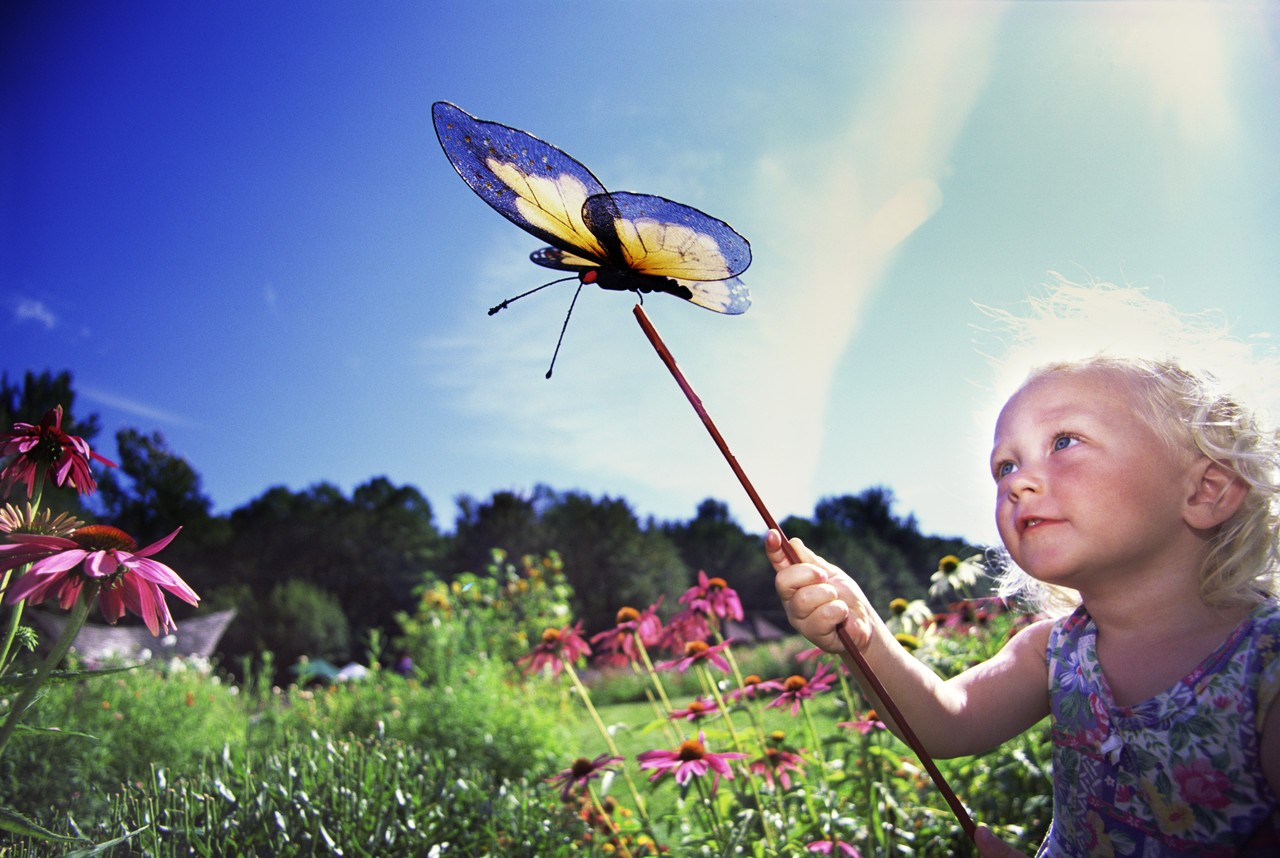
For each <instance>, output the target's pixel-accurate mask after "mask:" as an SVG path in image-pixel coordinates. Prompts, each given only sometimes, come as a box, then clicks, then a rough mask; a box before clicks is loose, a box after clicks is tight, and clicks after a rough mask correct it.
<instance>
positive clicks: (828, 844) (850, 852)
mask: <svg viewBox="0 0 1280 858" xmlns="http://www.w3.org/2000/svg"><path fill="white" fill-rule="evenodd" d="M804 848H805V849H807V850H809V851H810V852H816V853H818V854H819V855H830V854H832V853H833V852H835V851H836V850H837V849H839V850H840V854H841V855H844V856H846V858H862V853H861V852H859V851H858V850H857V848H856V847H854V846H852V845H850V844H848V843H845V842H844V841H843V840H815V841H813V842H812V843H810V844H808V845H807V846H805V847H804Z"/></svg>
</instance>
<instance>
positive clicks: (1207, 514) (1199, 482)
mask: <svg viewBox="0 0 1280 858" xmlns="http://www.w3.org/2000/svg"><path fill="white" fill-rule="evenodd" d="M1191 475H1192V478H1193V487H1192V492H1191V496H1190V497H1188V498H1187V503H1186V506H1185V507H1184V509H1183V516H1182V517H1183V520H1185V521H1186V522H1187V524H1189V525H1190V526H1191V527H1193V528H1195V529H1197V530H1209V529H1211V528H1214V527H1217V526H1218V525H1220V524H1222V523H1223V522H1224V521H1226V520H1227V519H1229V518H1231V516H1233V515H1235V514H1236V510H1238V509H1240V505H1241V504H1242V503H1244V499H1245V496H1246V495H1248V494H1249V484H1248V483H1246V482H1245V481H1244V479H1243V478H1242V477H1241V476H1240V475H1239V474H1237V473H1236V472H1235V471H1233V470H1231V469H1230V468H1228V467H1227V466H1226V465H1223V464H1221V463H1219V462H1215V461H1213V460H1212V459H1209V458H1204V459H1201V460H1200V461H1199V462H1198V463H1196V465H1195V467H1194V468H1193V469H1192V471H1191Z"/></svg>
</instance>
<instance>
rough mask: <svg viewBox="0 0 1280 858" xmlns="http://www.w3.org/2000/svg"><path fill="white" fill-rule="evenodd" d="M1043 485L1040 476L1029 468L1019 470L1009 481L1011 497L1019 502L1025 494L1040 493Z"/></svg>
mask: <svg viewBox="0 0 1280 858" xmlns="http://www.w3.org/2000/svg"><path fill="white" fill-rule="evenodd" d="M1041 488H1042V484H1041V478H1040V476H1039V474H1037V473H1036V472H1035V471H1033V470H1032V469H1031V468H1029V467H1022V468H1019V469H1018V470H1017V471H1016V472H1014V474H1013V478H1012V479H1011V480H1010V481H1009V496H1010V497H1011V498H1013V499H1014V500H1017V499H1018V498H1019V497H1020V496H1021V495H1022V494H1023V493H1025V492H1033V493H1034V492H1039V491H1041Z"/></svg>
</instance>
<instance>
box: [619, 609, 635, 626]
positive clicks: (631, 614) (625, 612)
mask: <svg viewBox="0 0 1280 858" xmlns="http://www.w3.org/2000/svg"><path fill="white" fill-rule="evenodd" d="M638 619H640V612H639V611H637V610H636V609H635V608H631V607H623V608H619V609H618V625H622V624H623V623H634V622H635V621H636V620H638Z"/></svg>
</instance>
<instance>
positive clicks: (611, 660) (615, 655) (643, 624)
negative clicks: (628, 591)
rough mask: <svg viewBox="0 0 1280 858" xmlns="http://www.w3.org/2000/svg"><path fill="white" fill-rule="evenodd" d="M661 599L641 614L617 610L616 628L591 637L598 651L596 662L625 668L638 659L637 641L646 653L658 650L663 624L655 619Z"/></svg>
mask: <svg viewBox="0 0 1280 858" xmlns="http://www.w3.org/2000/svg"><path fill="white" fill-rule="evenodd" d="M661 604H662V599H661V598H660V599H658V601H657V602H655V603H654V604H652V605H650V606H649V607H648V608H647V609H645V611H644V613H641V612H640V611H637V610H636V609H635V608H630V607H624V608H620V609H619V610H618V617H617V620H618V624H617V625H616V626H614V627H613V628H611V629H605V630H604V631H602V632H599V633H597V634H595V635H592V637H591V643H592V644H594V645H596V646H597V647H598V651H597V660H598V662H604V663H605V664H628V663H629V662H632V661H635V660H637V659H638V658H639V656H640V651H639V649H638V648H637V646H636V638H637V637H639V638H640V643H641V644H643V645H644V647H645V648H646V649H649V648H651V647H654V646H657V645H658V643H659V642H660V641H661V640H662V620H660V619H658V606H659V605H661Z"/></svg>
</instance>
